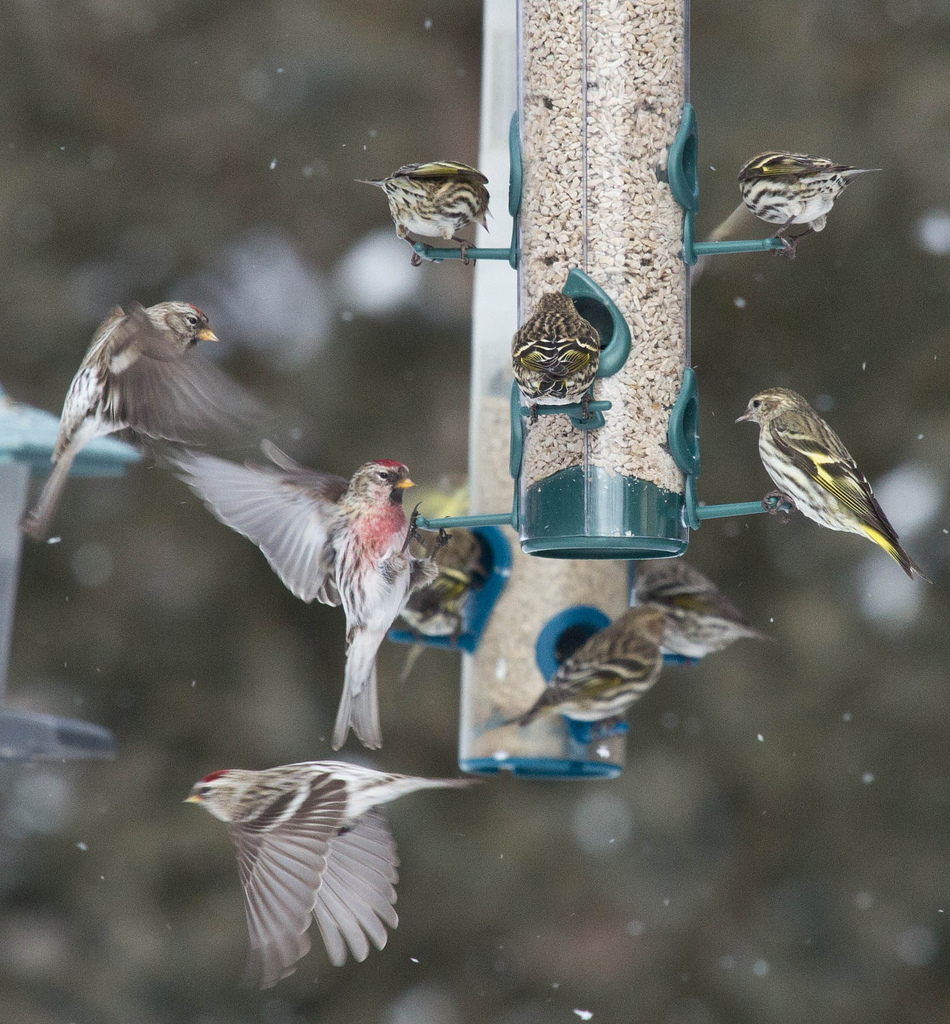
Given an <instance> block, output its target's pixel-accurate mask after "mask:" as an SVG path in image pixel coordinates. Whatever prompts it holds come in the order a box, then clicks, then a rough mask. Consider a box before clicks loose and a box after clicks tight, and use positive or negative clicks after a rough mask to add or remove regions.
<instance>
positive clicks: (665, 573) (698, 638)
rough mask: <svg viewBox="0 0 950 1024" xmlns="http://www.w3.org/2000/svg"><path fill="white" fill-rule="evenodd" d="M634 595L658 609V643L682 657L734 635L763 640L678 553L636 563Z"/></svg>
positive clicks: (717, 646)
mask: <svg viewBox="0 0 950 1024" xmlns="http://www.w3.org/2000/svg"><path fill="white" fill-rule="evenodd" d="M636 595H637V601H638V602H639V603H640V605H642V606H650V605H652V606H655V607H658V608H660V609H662V611H663V616H664V628H663V649H664V650H665V651H668V652H669V653H670V654H676V655H679V656H680V657H682V658H692V659H698V658H704V657H705V656H706V655H707V654H713V653H715V652H716V651H722V650H724V649H725V648H726V647H728V646H729V645H730V644H732V643H735V642H736V640H743V639H746V638H749V639H755V640H764V639H765V637H764V636H763V635H762V634H761V633H760V632H759V631H758V630H757V629H755V628H754V627H753V626H752V625H751V624H750V623H749V621H748V620H747V619H746V617H745V616H744V615H743V614H742V612H740V611H739V609H738V608H737V607H736V606H735V605H734V604H733V603H732V602H731V601H730V600H729V598H728V597H726V595H725V594H723V593H722V591H721V590H719V588H718V587H717V586H716V585H715V583H713V582H712V581H711V580H708V579H707V578H706V577H705V576H704V575H703V574H702V573H701V572H700V571H699V570H698V569H696V568H694V567H693V566H691V565H689V564H688V563H686V562H684V561H683V559H682V558H657V559H651V560H649V561H643V562H638V563H637V569H636Z"/></svg>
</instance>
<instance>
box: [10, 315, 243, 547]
mask: <svg viewBox="0 0 950 1024" xmlns="http://www.w3.org/2000/svg"><path fill="white" fill-rule="evenodd" d="M217 340H218V339H217V338H216V337H215V334H214V332H213V331H212V330H211V328H210V327H209V326H208V318H207V316H205V314H204V313H202V312H201V310H200V309H198V307H197V306H192V305H190V304H189V303H187V302H160V303H158V305H155V306H150V307H149V308H148V309H145V308H144V307H143V306H141V305H140V304H139V303H138V302H133V303H132V305H131V306H130V308H129V312H128V313H126V312H124V311H123V310H122V309H121V308H120V307H118V306H116V307H115V308H113V310H112V311H111V312H110V313H109V315H108V317H106V319H105V320H103V322H102V323H101V324H100V325H99V326H98V327H97V328H96V333H95V334H94V335H93V338H92V344H91V345H90V346H89V350H88V352H87V353H86V355H85V358H84V359H83V361H82V363H81V365H80V367H79V370H78V371H77V373H76V376H75V377H73V381H72V383H71V384H70V386H69V391H68V392H67V394H66V401H65V402H64V403H63V412H62V415H61V417H60V423H59V433H58V434H57V437H56V444H55V446H54V448H53V458H52V464H53V468H52V472H51V473H50V476H49V479H48V480H47V481H46V485H45V486H44V488H43V491H42V494H41V495H40V499H39V501H38V502H37V504H36V506H35V508H34V509H33V510H32V511H31V512H29V513H28V514H27V515H26V516H25V517H24V520H23V530H24V531H25V532H26V533H28V534H29V535H30V536H31V537H33V538H35V539H36V540H42V539H43V538H45V537H46V535H47V533H48V532H49V524H50V521H51V519H52V517H53V513H54V511H55V509H56V505H57V502H58V501H59V496H60V494H61V493H62V489H63V486H64V485H65V483H66V477H67V476H68V474H69V469H70V467H71V466H72V464H73V460H74V459H75V458H76V456H77V455H78V454H79V452H80V451H81V450H82V449H83V448H84V447H85V446H86V445H87V444H88V443H89V442H90V441H91V440H93V438H96V437H102V436H104V435H105V434H112V433H115V432H116V431H117V430H123V429H125V428H127V427H129V428H131V429H132V430H134V431H135V432H136V433H138V434H144V435H146V436H148V437H152V438H164V439H166V440H172V441H194V440H196V439H197V438H196V435H197V434H200V433H203V432H206V431H208V430H210V429H212V428H217V427H225V426H230V427H234V426H237V425H239V424H240V423H241V422H242V421H247V420H250V419H252V418H254V417H255V416H257V415H258V413H259V407H258V406H257V405H256V403H255V402H254V401H253V400H252V399H251V398H250V397H249V396H248V395H247V394H246V393H245V392H243V391H242V390H241V389H240V388H239V387H238V386H237V385H236V384H234V383H232V382H231V381H230V380H229V379H228V378H227V377H226V376H225V374H224V373H222V372H221V371H220V370H219V369H218V368H217V367H216V366H214V364H213V363H209V362H207V361H206V360H204V359H202V358H201V357H199V356H197V355H195V353H194V352H193V351H192V349H193V347H194V346H195V345H196V344H197V343H198V342H199V341H217Z"/></svg>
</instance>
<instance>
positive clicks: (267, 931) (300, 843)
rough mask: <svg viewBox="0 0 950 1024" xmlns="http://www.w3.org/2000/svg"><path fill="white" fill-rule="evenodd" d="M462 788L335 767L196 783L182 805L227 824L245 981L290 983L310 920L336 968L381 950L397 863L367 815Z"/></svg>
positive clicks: (378, 819) (385, 831) (228, 774)
mask: <svg viewBox="0 0 950 1024" xmlns="http://www.w3.org/2000/svg"><path fill="white" fill-rule="evenodd" d="M468 784H469V781H468V780H465V779H419V778H413V777H412V776H408V775H390V774H384V773H383V772H377V771H373V770H372V769H371V768H362V767H360V766H359V765H355V764H346V763H344V762H341V761H309V762H304V763H301V764H288V765H282V766H280V767H279V768H269V769H266V770H264V771H247V770H244V769H239V768H235V769H230V770H227V769H226V770H224V771H219V772H212V773H211V774H210V775H206V776H205V777H204V778H203V779H201V780H200V781H199V782H196V783H195V785H194V786H193V787H192V789H191V794H190V796H188V797H187V798H186V801H185V802H186V803H196V804H201V806H202V807H204V808H205V810H207V811H208V812H209V813H210V814H213V815H214V817H216V818H218V819H219V820H221V821H224V822H226V823H227V824H228V826H229V832H230V835H231V840H232V841H233V843H234V846H235V848H236V850H237V860H238V868H239V870H240V875H241V885H242V888H243V890H244V908H245V914H246V917H247V925H248V932H249V936H250V945H251V949H250V954H249V956H248V961H247V969H246V971H245V981H246V982H247V983H249V984H257V985H259V986H260V987H261V988H270V987H271V986H272V985H276V984H277V982H278V981H280V979H281V978H285V977H287V975H288V974H292V973H293V972H294V970H295V969H296V964H297V961H298V960H300V958H301V957H303V956H305V955H306V953H307V951H308V950H309V949H310V939H309V937H308V936H307V929H308V928H309V926H310V918H311V916H312V917H313V919H314V920H315V921H316V922H317V927H318V928H319V929H320V934H321V936H322V937H323V942H324V945H325V946H326V948H327V953H328V954H329V956H330V962H331V963H332V964H333V965H334V966H336V967H339V966H341V965H342V964H344V963H345V962H346V953H347V947H349V950H350V953H351V954H352V956H353V958H354V959H355V960H357V961H363V960H365V959H366V957H367V956H368V955H369V944H370V941H372V943H373V945H374V946H376V948H377V949H382V948H383V947H384V946H385V945H386V940H387V938H388V935H387V933H386V928H387V927H389V928H395V927H396V925H397V924H398V923H399V918H398V917H397V915H396V911H395V909H394V907H393V904H395V902H396V890H395V889H394V888H393V886H394V885H395V883H396V881H397V880H398V878H399V875H398V873H397V871H396V867H397V866H398V864H399V858H398V857H397V856H396V844H395V843H394V842H393V838H392V836H391V835H390V832H389V827H388V826H387V824H386V821H385V819H384V818H383V817H382V816H381V815H379V814H377V813H376V812H375V811H373V810H372V808H373V807H375V806H377V805H378V804H383V803H388V802H389V801H390V800H395V799H396V798H397V797H400V796H404V795H406V794H407V793H412V792H414V791H415V790H417V789H428V788H433V787H441V786H465V785H468Z"/></svg>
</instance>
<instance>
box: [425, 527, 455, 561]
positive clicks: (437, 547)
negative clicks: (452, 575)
mask: <svg viewBox="0 0 950 1024" xmlns="http://www.w3.org/2000/svg"><path fill="white" fill-rule="evenodd" d="M451 536H452V534H451V533H449V531H448V530H446V529H445V528H444V527H442V526H440V527H439V532H438V534H437V535H436V538H435V543H434V544H433V545H432V550H431V551H430V552H429V558H435V556H436V555H437V554H438V553H439V552H440V551H441V550H442V548H444V547H445V545H446V544H448V542H449V538H450V537H451Z"/></svg>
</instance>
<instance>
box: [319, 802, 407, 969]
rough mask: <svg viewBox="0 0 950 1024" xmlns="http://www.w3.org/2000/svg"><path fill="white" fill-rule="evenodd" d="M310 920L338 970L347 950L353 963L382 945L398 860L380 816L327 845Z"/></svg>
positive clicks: (390, 919)
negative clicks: (371, 946)
mask: <svg viewBox="0 0 950 1024" xmlns="http://www.w3.org/2000/svg"><path fill="white" fill-rule="evenodd" d="M326 862H327V866H326V870H325V871H324V872H323V878H322V880H321V884H320V888H319V890H318V891H317V902H316V904H315V906H314V908H313V916H314V918H315V919H316V922H317V927H318V928H319V929H320V934H321V935H322V936H323V942H324V944H325V945H326V947H327V953H328V954H329V956H330V962H331V963H333V964H334V965H335V966H337V967H339V966H340V965H341V964H343V963H344V962H345V960H346V947H347V946H349V949H350V953H351V954H352V955H353V958H354V959H355V960H357V961H363V960H365V959H366V957H367V956H368V955H369V942H370V940H371V941H372V943H373V945H374V946H375V947H376V948H377V949H382V948H383V946H385V945H386V939H387V938H388V935H387V932H386V927H387V926H388V927H389V928H395V927H396V925H397V924H398V923H399V918H398V916H397V914H396V911H395V909H394V906H393V905H394V904H395V902H396V890H395V888H394V885H395V883H396V882H397V881H398V880H399V874H398V872H397V871H396V868H397V866H398V865H399V858H398V857H397V856H396V844H395V843H394V842H393V838H392V835H391V834H390V832H389V827H388V826H387V824H386V821H385V819H384V818H383V817H382V815H381V814H378V813H377V812H375V811H370V812H369V813H367V814H364V815H363V816H362V817H361V818H359V819H358V820H357V821H356V822H355V823H354V824H353V826H352V827H351V828H347V829H344V831H342V832H340V833H339V834H338V835H335V836H334V837H333V838H332V839H331V840H330V846H329V849H328V851H327V857H326Z"/></svg>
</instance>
